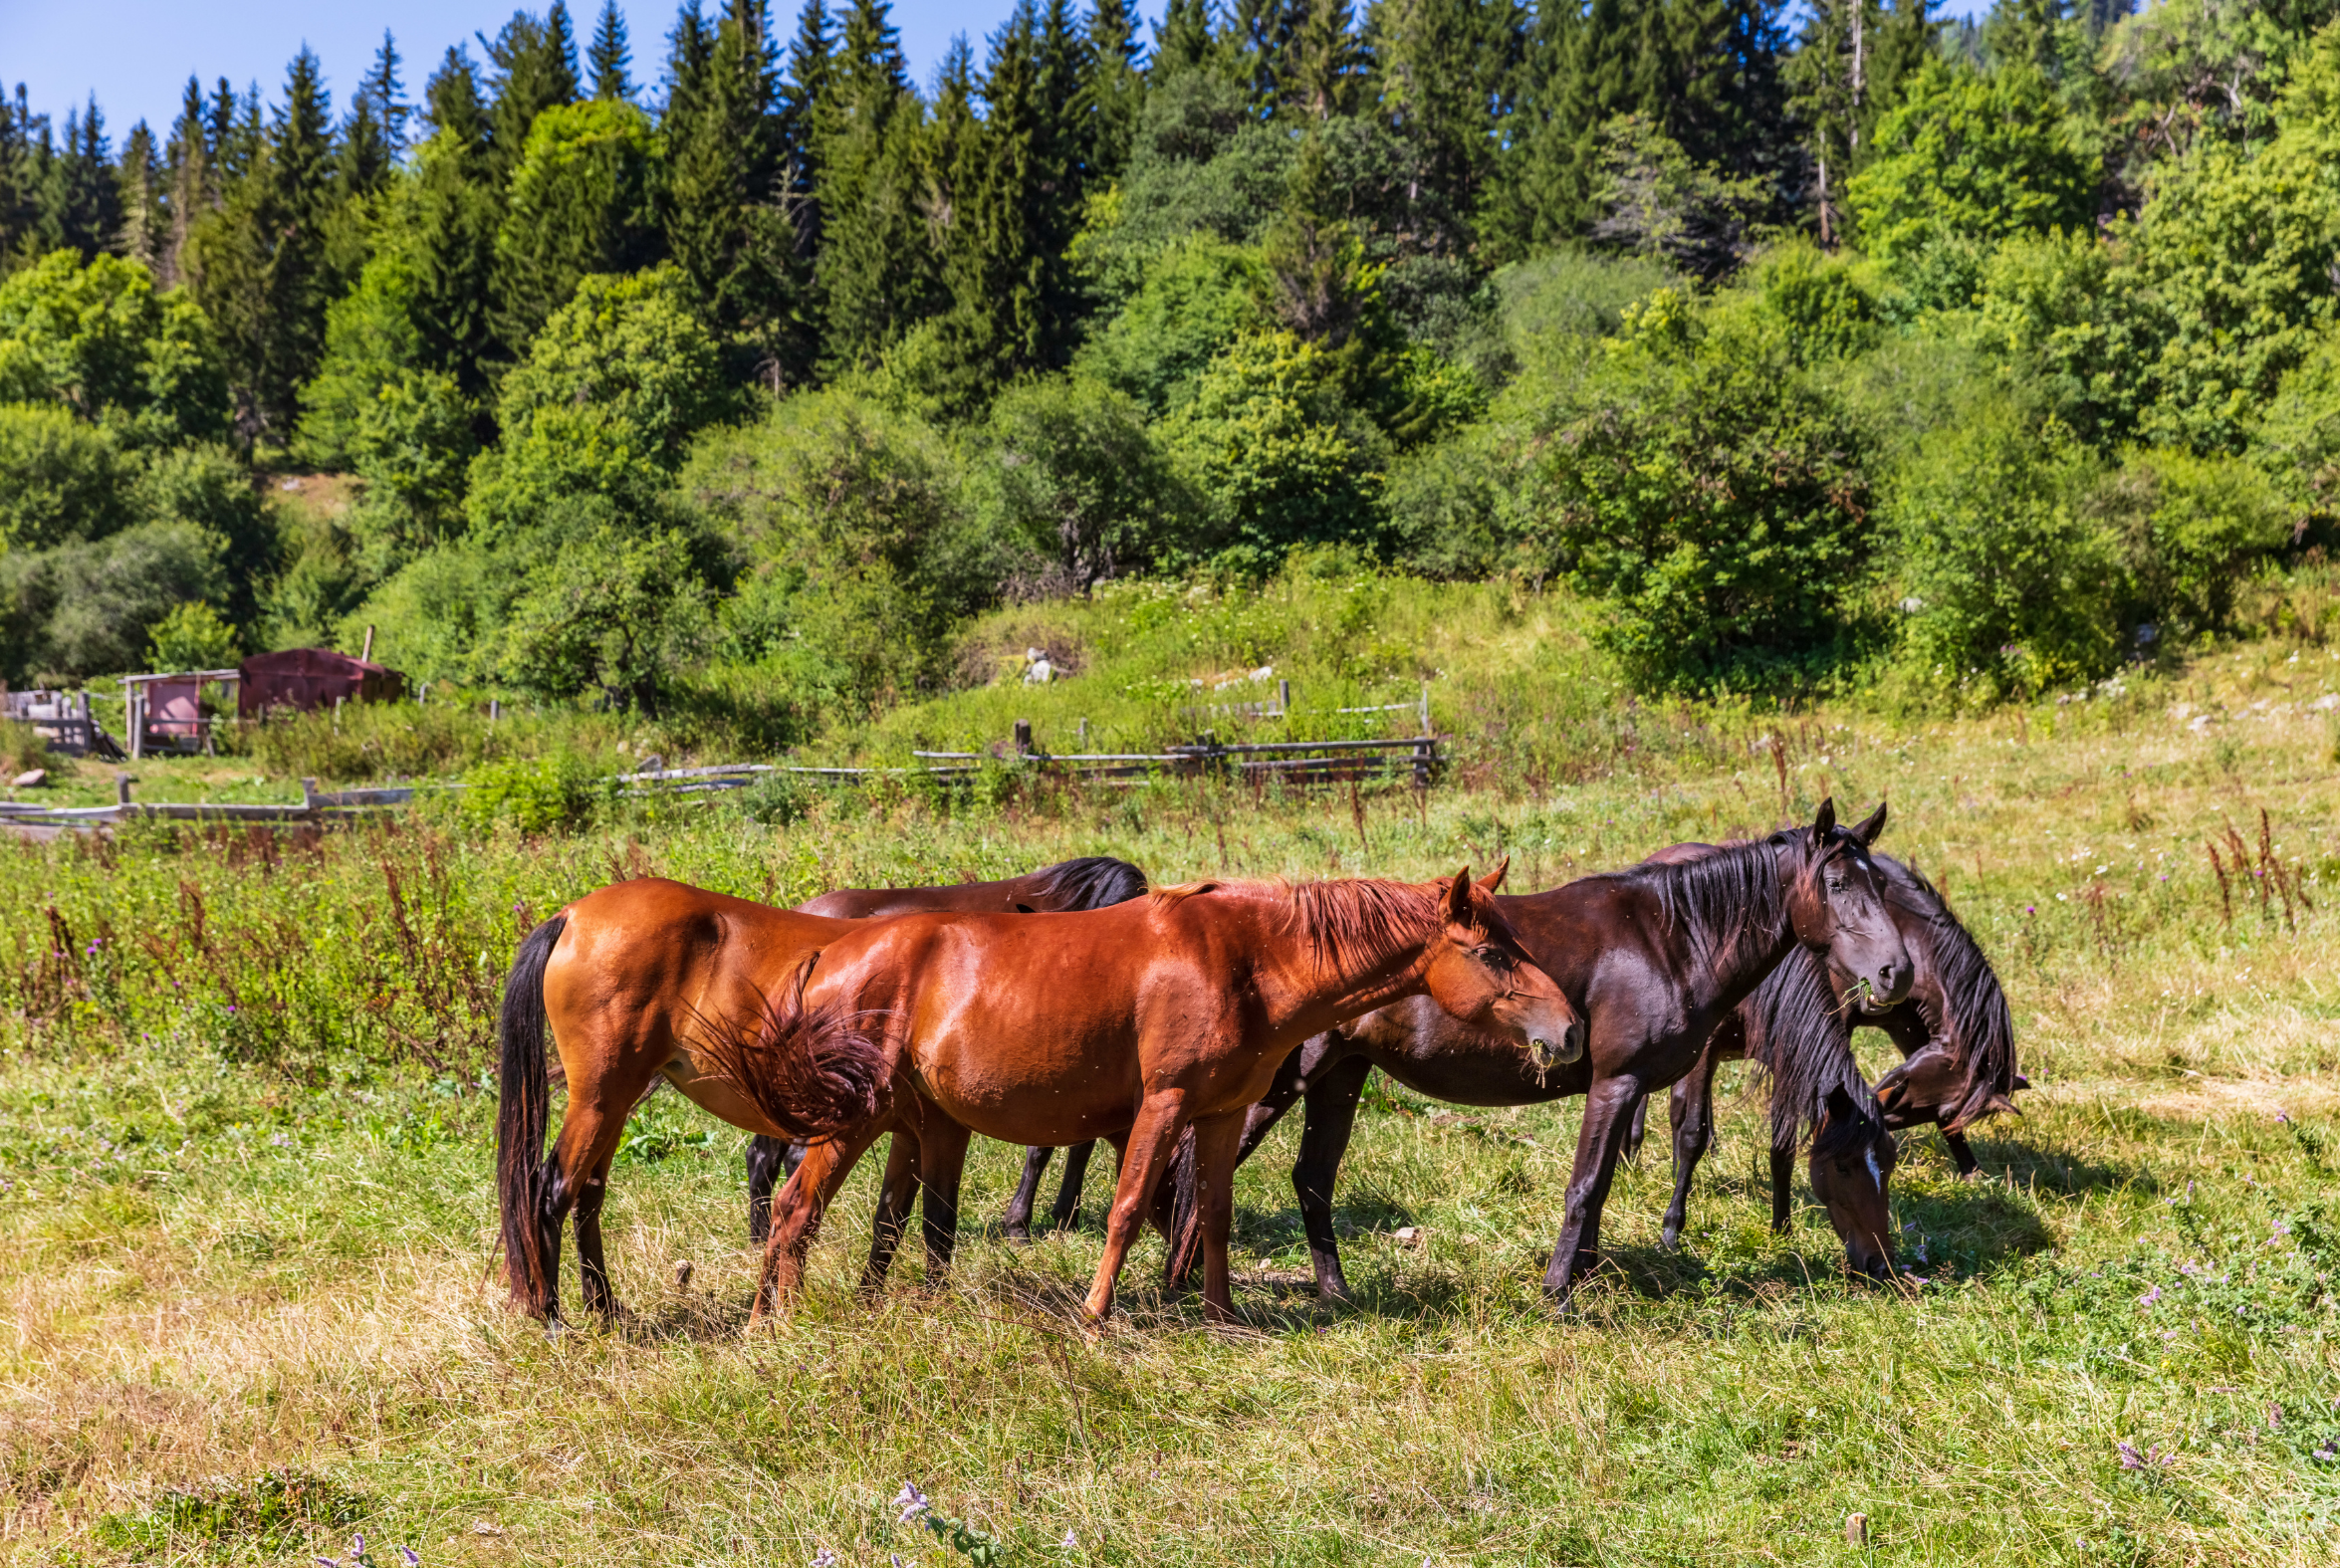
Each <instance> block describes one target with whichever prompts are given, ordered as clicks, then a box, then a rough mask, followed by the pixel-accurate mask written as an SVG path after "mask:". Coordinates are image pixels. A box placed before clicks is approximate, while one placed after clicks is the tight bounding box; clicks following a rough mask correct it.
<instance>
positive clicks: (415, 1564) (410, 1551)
mask: <svg viewBox="0 0 2340 1568" xmlns="http://www.w3.org/2000/svg"><path fill="white" fill-rule="evenodd" d="M398 1558H399V1560H400V1561H401V1562H403V1563H405V1565H406V1568H422V1556H421V1554H420V1553H418V1552H417V1551H415V1549H414V1548H413V1547H411V1546H401V1547H399V1548H398Z"/></svg>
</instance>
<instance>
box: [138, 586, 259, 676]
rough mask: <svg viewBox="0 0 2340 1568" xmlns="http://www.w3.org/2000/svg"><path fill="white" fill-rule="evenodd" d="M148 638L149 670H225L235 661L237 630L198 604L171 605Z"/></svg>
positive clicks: (208, 606)
mask: <svg viewBox="0 0 2340 1568" xmlns="http://www.w3.org/2000/svg"><path fill="white" fill-rule="evenodd" d="M147 636H148V638H149V639H150V640H149V641H148V643H147V645H146V663H147V666H148V668H150V669H156V670H224V669H227V668H229V667H230V666H232V665H233V664H234V663H235V662H236V659H237V657H238V654H237V652H236V629H235V628H234V627H233V626H230V625H229V624H228V623H227V622H226V621H224V620H221V619H220V618H219V611H217V610H215V609H213V608H212V607H211V606H210V605H208V604H204V603H201V602H199V601H198V602H196V603H191V604H174V605H172V606H171V608H170V610H169V612H168V613H167V614H165V615H164V616H163V617H162V618H161V619H160V620H158V621H156V622H155V623H154V628H153V630H151V631H150V632H148V633H147Z"/></svg>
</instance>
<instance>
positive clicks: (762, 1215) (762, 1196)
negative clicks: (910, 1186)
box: [748, 855, 1146, 1246]
mask: <svg viewBox="0 0 2340 1568" xmlns="http://www.w3.org/2000/svg"><path fill="white" fill-rule="evenodd" d="M1145 893H1146V874H1145V873H1144V872H1143V871H1140V870H1139V869H1138V868H1137V867H1135V866H1133V865H1131V864H1130V863H1129V862H1128V861H1126V860H1115V859H1112V858H1110V857H1108V856H1105V855H1086V856H1083V857H1082V858H1080V859H1077V860H1063V861H1058V862H1057V863H1056V864H1054V865H1053V866H1043V867H1042V868H1041V869H1040V870H1038V871H1033V872H1028V873H1027V874H1025V875H1023V876H1016V877H1008V878H1006V879H1005V880H1003V881H998V882H962V883H960V884H958V885H957V886H955V887H885V888H877V887H847V888H839V889H837V890H836V891H835V892H833V893H823V894H821V895H820V896H819V898H816V899H813V900H811V901H809V902H807V903H803V904H799V905H798V906H797V908H798V910H799V911H800V912H802V913H804V914H808V915H828V916H832V917H834V918H836V919H840V920H873V919H879V918H882V917H884V916H888V915H910V914H924V913H927V912H930V911H936V912H941V911H949V912H957V913H965V914H1020V915H1033V914H1041V913H1063V912H1066V911H1071V910H1081V909H1109V908H1111V907H1112V906H1113V905H1115V904H1125V903H1127V902H1129V900H1131V899H1133V898H1143V897H1144V896H1145ZM1093 1147H1094V1145H1092V1144H1085V1143H1084V1144H1080V1145H1077V1146H1075V1147H1074V1148H1073V1150H1072V1152H1071V1153H1070V1154H1068V1155H1066V1156H1065V1166H1064V1169H1065V1171H1066V1173H1067V1176H1068V1177H1069V1173H1071V1172H1072V1171H1075V1170H1081V1169H1085V1168H1086V1166H1087V1165H1088V1156H1089V1151H1090V1149H1091V1148H1093ZM804 1152H805V1146H804V1145H803V1144H787V1143H782V1142H781V1141H780V1140H779V1139H777V1138H766V1137H762V1136H758V1137H757V1138H756V1139H755V1140H754V1141H752V1142H751V1143H750V1144H749V1145H748V1239H749V1240H751V1241H754V1242H755V1243H756V1244H757V1245H759V1246H761V1245H762V1244H763V1243H764V1240H765V1238H766V1237H767V1236H769V1235H770V1234H771V1233H772V1193H773V1189H775V1188H777V1187H778V1186H779V1185H780V1184H781V1183H782V1182H784V1181H786V1180H788V1177H789V1173H790V1172H792V1171H794V1170H795V1169H796V1168H797V1161H798V1160H799V1159H801V1158H803V1156H804ZM1054 1152H1055V1151H1053V1150H1052V1149H1033V1150H1030V1151H1028V1152H1027V1153H1026V1155H1025V1160H1024V1181H1023V1184H1022V1185H1021V1186H1020V1187H1019V1188H1018V1190H1017V1191H1018V1196H1019V1198H1020V1200H1021V1202H1022V1204H1023V1207H1024V1219H1025V1221H1026V1222H1027V1224H1029V1222H1030V1221H1031V1218H1032V1197H1031V1195H1032V1194H1033V1193H1034V1192H1035V1191H1037V1190H1038V1189H1039V1187H1040V1177H1041V1172H1043V1171H1045V1170H1046V1169H1048V1163H1049V1156H1050V1155H1051V1154H1053V1153H1054ZM1074 1192H1075V1194H1077V1192H1078V1184H1077V1183H1075V1184H1074ZM926 1202H927V1209H928V1211H929V1212H928V1215H927V1220H926V1223H927V1225H928V1227H929V1228H932V1227H934V1226H936V1225H938V1224H946V1222H945V1221H944V1220H943V1219H942V1218H941V1217H940V1216H938V1215H937V1214H935V1213H934V1212H933V1211H934V1209H935V1200H934V1196H933V1195H932V1194H931V1193H930V1194H928V1195H927V1200H926ZM1069 1218H1070V1217H1069V1216H1062V1217H1059V1219H1058V1221H1057V1223H1058V1224H1059V1225H1061V1224H1064V1223H1065V1222H1066V1221H1067V1220H1068V1219H1069ZM956 1225H957V1216H955V1215H954V1216H951V1217H950V1218H949V1220H948V1222H947V1227H952V1228H955V1227H956ZM1008 1232H1009V1234H1011V1235H1014V1234H1017V1233H1018V1232H1019V1227H1018V1226H1017V1224H1016V1222H1015V1219H1014V1216H1013V1214H1011V1216H1010V1220H1009V1227H1008Z"/></svg>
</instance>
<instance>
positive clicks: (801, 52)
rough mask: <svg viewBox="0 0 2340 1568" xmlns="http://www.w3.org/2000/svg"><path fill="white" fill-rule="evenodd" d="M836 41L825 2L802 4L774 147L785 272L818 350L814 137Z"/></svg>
mask: <svg viewBox="0 0 2340 1568" xmlns="http://www.w3.org/2000/svg"><path fill="white" fill-rule="evenodd" d="M836 45H837V41H836V36H835V34H834V33H833V32H832V31H831V29H830V27H829V15H828V6H827V3H826V0H805V9H804V10H803V11H802V12H800V13H798V16H797V36H796V37H795V38H793V39H791V40H790V41H789V51H788V76H787V79H786V80H785V81H784V82H783V84H782V86H781V98H780V130H779V134H780V144H781V147H782V149H783V155H784V156H786V157H787V159H788V170H787V175H786V181H787V182H786V185H785V187H784V188H785V191H786V195H785V197H784V201H785V204H786V207H787V211H788V216H789V226H790V228H791V230H792V231H793V232H794V234H795V250H794V252H793V254H792V256H791V258H790V266H791V268H792V269H793V271H794V273H795V276H796V279H797V293H798V297H799V298H800V299H801V300H803V301H804V308H805V310H806V313H807V322H806V332H807V334H808V336H809V339H810V341H811V342H812V344H813V345H814V347H815V348H816V350H818V347H819V311H818V309H817V308H816V306H815V302H814V300H813V297H812V292H811V291H812V279H813V262H814V258H815V257H816V256H817V255H819V250H820V198H819V175H818V172H817V171H818V162H817V159H816V157H815V136H816V127H817V124H818V120H819V110H820V105H821V102H822V100H823V98H824V97H825V96H826V94H827V92H828V80H829V70H830V66H831V64H832V62H831V58H830V57H831V56H833V55H834V54H835V53H836Z"/></svg>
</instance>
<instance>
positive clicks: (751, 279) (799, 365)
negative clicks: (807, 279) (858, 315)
mask: <svg viewBox="0 0 2340 1568" xmlns="http://www.w3.org/2000/svg"><path fill="white" fill-rule="evenodd" d="M686 70H687V71H688V72H689V80H688V81H687V83H686V80H685V72H686ZM676 85H677V86H676V91H675V92H674V93H673V94H672V95H670V97H669V99H668V104H667V113H666V121H665V130H666V139H667V147H668V155H669V159H670V166H671V173H670V178H669V186H668V194H669V199H668V206H667V238H668V243H669V245H670V246H671V248H672V250H673V253H674V258H675V260H676V261H677V262H679V263H680V264H681V265H682V268H683V271H684V273H685V275H686V276H688V277H689V278H690V280H691V282H692V284H693V285H694V287H695V288H696V290H697V293H698V295H699V298H700V300H701V302H702V309H703V310H704V311H705V313H706V315H707V317H708V319H709V320H710V322H711V323H712V324H713V325H714V326H715V327H716V329H717V330H718V332H719V334H720V335H721V336H724V337H726V338H727V339H729V340H730V341H731V342H732V343H733V344H734V345H735V346H736V347H737V349H738V351H739V352H740V353H741V355H742V356H743V357H744V358H745V359H746V360H747V361H748V365H749V366H752V368H753V369H754V370H755V372H756V373H757V374H758V375H759V377H760V378H761V379H763V380H764V381H765V382H766V383H767V384H768V385H771V386H772V387H773V388H774V389H775V390H778V389H779V387H780V386H781V385H782V384H784V383H786V382H788V381H793V380H797V379H800V378H802V377H804V376H805V375H807V374H809V373H810V371H811V368H812V362H813V355H814V351H815V345H814V343H813V342H812V340H811V337H810V334H809V331H808V325H809V315H810V313H809V312H808V311H807V310H806V309H805V305H804V301H803V299H802V292H803V282H804V280H803V278H802V277H801V275H800V271H799V269H798V268H797V266H796V264H795V263H796V238H797V236H796V230H795V227H794V225H793V224H792V223H791V221H790V217H789V212H788V185H789V157H788V150H789V149H788V147H787V145H786V143H785V141H784V140H783V135H784V132H785V126H784V123H783V119H782V113H781V111H782V100H781V81H780V72H779V60H778V51H777V50H776V48H775V47H774V44H773V39H772V26H771V14H770V12H769V10H768V9H767V7H766V0H732V3H731V5H730V7H729V10H728V12H727V14H726V15H725V16H724V18H723V20H722V21H721V22H720V23H718V24H717V26H716V29H715V37H714V42H713V47H712V48H711V49H710V50H709V52H708V55H707V59H706V62H705V64H704V66H702V67H695V68H693V67H688V66H686V64H685V62H683V61H680V60H678V61H677V71H676Z"/></svg>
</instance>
